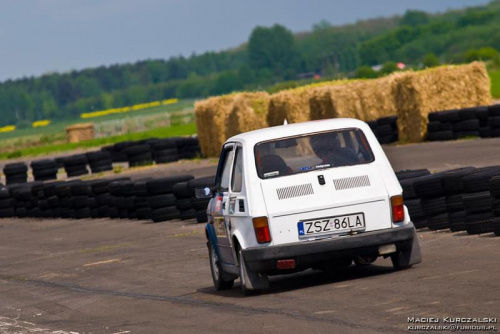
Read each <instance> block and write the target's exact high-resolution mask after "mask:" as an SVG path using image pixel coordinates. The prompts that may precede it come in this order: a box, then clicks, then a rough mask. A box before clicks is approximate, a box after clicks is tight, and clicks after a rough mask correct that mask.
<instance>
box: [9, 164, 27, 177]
mask: <svg viewBox="0 0 500 334" xmlns="http://www.w3.org/2000/svg"><path fill="white" fill-rule="evenodd" d="M27 172H28V166H27V165H26V164H25V163H24V162H16V163H12V164H6V165H5V166H4V168H3V173H4V174H5V175H18V174H21V175H23V174H26V173H27Z"/></svg>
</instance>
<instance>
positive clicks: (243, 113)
mask: <svg viewBox="0 0 500 334" xmlns="http://www.w3.org/2000/svg"><path fill="white" fill-rule="evenodd" d="M268 107H269V94H268V93H266V92H256V93H246V94H240V95H238V96H236V97H235V98H234V103H233V109H232V111H231V113H230V114H229V116H228V119H227V126H226V137H227V138H230V137H232V136H235V135H237V134H240V133H243V132H248V131H252V130H257V129H261V128H266V127H267V126H268V125H267V111H268Z"/></svg>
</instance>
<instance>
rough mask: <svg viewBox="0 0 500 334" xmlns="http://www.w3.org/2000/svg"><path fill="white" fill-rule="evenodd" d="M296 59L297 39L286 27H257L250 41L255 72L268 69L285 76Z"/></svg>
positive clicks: (250, 56)
mask: <svg viewBox="0 0 500 334" xmlns="http://www.w3.org/2000/svg"><path fill="white" fill-rule="evenodd" d="M295 57H296V51H295V38H294V36H293V34H292V33H291V32H290V31H289V30H288V29H286V28H285V27H283V26H281V25H279V24H276V25H274V26H272V27H271V28H266V27H256V28H255V29H254V30H253V31H252V34H251V35H250V39H249V41H248V58H249V63H250V66H251V67H252V68H254V69H255V70H261V69H264V68H268V69H270V70H271V71H273V72H274V73H276V74H278V75H283V74H284V73H285V71H286V70H287V69H288V68H289V67H290V66H291V65H292V63H293V61H294V58H295Z"/></svg>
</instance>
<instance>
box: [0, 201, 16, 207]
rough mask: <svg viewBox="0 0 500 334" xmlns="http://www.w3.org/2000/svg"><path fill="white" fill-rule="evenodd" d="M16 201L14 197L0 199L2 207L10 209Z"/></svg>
mask: <svg viewBox="0 0 500 334" xmlns="http://www.w3.org/2000/svg"><path fill="white" fill-rule="evenodd" d="M15 203H16V201H15V199H13V198H4V199H2V200H0V209H8V208H11V207H13V206H14V204H15Z"/></svg>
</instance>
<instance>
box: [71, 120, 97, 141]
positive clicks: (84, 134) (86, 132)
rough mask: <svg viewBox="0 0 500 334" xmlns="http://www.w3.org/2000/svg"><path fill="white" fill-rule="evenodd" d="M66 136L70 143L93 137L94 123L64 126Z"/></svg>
mask: <svg viewBox="0 0 500 334" xmlns="http://www.w3.org/2000/svg"><path fill="white" fill-rule="evenodd" d="M66 136H67V138H68V141H69V142H70V143H78V142H80V141H82V140H90V139H94V124H93V123H80V124H74V125H70V126H68V127H66Z"/></svg>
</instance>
